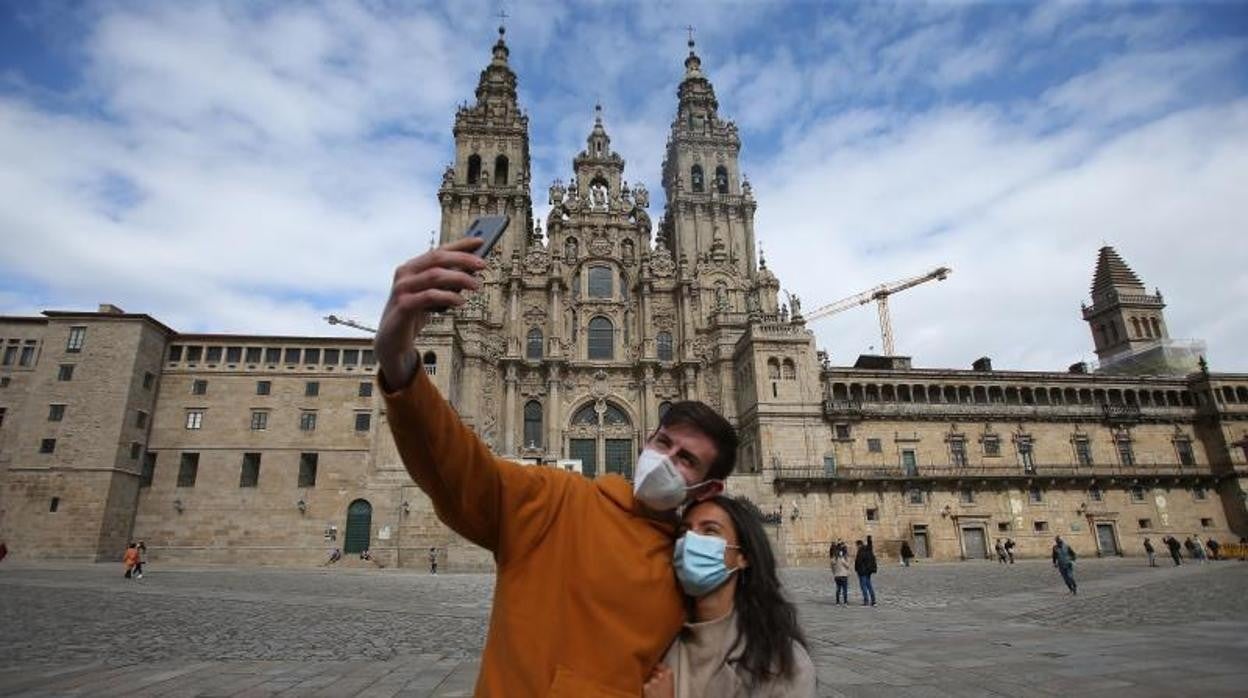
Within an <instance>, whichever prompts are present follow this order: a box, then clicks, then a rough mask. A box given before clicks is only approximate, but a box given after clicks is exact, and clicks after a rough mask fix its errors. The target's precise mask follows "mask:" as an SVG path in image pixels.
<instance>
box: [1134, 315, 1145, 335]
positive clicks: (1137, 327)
mask: <svg viewBox="0 0 1248 698" xmlns="http://www.w3.org/2000/svg"><path fill="white" fill-rule="evenodd" d="M1131 327H1133V328H1134V329H1135V336H1136V337H1143V336H1144V333H1143V332H1142V331H1140V320H1139V318H1131Z"/></svg>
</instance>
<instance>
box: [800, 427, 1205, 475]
mask: <svg viewBox="0 0 1248 698" xmlns="http://www.w3.org/2000/svg"><path fill="white" fill-rule="evenodd" d="M835 433H836V439H837V440H838V441H848V440H850V433H851V432H850V427H849V425H848V424H837V425H835ZM947 442H948V444H949V464H950V465H953V466H958V467H961V466H966V465H968V463H969V461H968V459H967V451H966V437H965V436H962V435H950V436H949V437H948V438H947ZM1072 442H1073V444H1074V449H1075V459H1076V462H1077V463H1078V464H1079V465H1084V466H1090V465H1095V461H1094V459H1093V458H1092V444H1091V441H1090V440H1089V438H1088V437H1087V436H1085V435H1082V434H1076V435H1075V436H1074V438H1073V439H1072ZM1172 442H1173V444H1174V449H1175V454H1176V455H1177V456H1178V459H1179V463H1180V464H1181V465H1195V464H1196V454H1195V452H1194V451H1193V449H1192V442H1191V440H1190V439H1188V438H1185V437H1181V438H1175V439H1173V441H1172ZM980 444H981V445H982V449H983V456H984V457H986V458H996V457H1000V456H1001V438H1000V437H999V436H995V435H985V436H983V437H982V438H981V439H980ZM1014 447H1015V449H1016V451H1017V454H1018V462H1019V464H1020V465H1022V466H1023V468H1024V469H1030V468H1034V467H1035V464H1036V463H1035V443H1034V441H1033V440H1032V437H1031V436H1026V435H1018V436H1015V437H1014ZM1114 448H1115V452H1116V453H1117V454H1118V462H1119V464H1121V465H1135V464H1136V459H1135V449H1134V446H1133V445H1132V442H1131V439H1130V437H1129V436H1126V435H1117V436H1116V437H1115V438H1114ZM867 452H868V453H883V452H884V445H883V442H882V441H881V440H880V439H878V438H868V439H867ZM835 458H836V456H835V454H829V455H828V456H825V460H824V465H825V467H826V466H827V465H829V461H828V459H831V464H833V465H834V464H835ZM917 464H918V461H917V457H916V455H915V451H914V450H912V449H903V450H902V452H901V465H902V466H903V467H906V468H907V469H911V468H915V467H917Z"/></svg>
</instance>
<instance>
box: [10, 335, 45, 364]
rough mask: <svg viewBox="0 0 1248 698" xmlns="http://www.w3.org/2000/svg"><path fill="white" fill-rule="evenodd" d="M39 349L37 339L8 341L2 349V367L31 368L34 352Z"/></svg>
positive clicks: (33, 362)
mask: <svg viewBox="0 0 1248 698" xmlns="http://www.w3.org/2000/svg"><path fill="white" fill-rule="evenodd" d="M38 348H39V340H37V339H26V340H22V339H10V340H9V342H8V344H6V345H5V347H4V355H3V357H0V365H3V366H15V365H16V366H33V365H34V364H35V351H36V350H37V349H38Z"/></svg>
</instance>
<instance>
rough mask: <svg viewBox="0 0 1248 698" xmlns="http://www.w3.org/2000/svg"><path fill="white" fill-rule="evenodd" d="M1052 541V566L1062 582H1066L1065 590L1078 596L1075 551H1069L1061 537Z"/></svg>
mask: <svg viewBox="0 0 1248 698" xmlns="http://www.w3.org/2000/svg"><path fill="white" fill-rule="evenodd" d="M1053 541H1054V542H1053V566H1054V567H1056V568H1057V571H1058V573H1059V574H1061V575H1062V581H1063V582H1066V588H1067V589H1070V593H1072V594H1078V593H1079V587H1078V585H1077V584H1075V551H1073V550H1071V549H1070V546H1069V545H1067V544H1066V541H1064V540H1062V537H1061V536H1058V537H1056V538H1054V539H1053Z"/></svg>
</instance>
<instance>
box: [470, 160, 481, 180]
mask: <svg viewBox="0 0 1248 698" xmlns="http://www.w3.org/2000/svg"><path fill="white" fill-rule="evenodd" d="M480 179H481V156H480V155H469V156H468V183H469V184H476V183H477V182H478V181H479V180H480Z"/></svg>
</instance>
